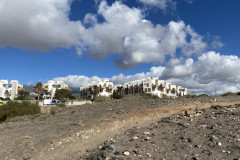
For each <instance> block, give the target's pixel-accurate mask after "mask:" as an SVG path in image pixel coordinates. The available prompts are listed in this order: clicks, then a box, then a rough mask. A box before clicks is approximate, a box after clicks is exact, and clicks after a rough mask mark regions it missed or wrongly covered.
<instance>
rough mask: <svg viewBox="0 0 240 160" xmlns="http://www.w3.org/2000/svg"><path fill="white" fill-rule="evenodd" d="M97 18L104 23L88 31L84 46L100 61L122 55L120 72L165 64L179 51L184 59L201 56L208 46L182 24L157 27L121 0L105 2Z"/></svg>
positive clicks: (116, 61)
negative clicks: (141, 64)
mask: <svg viewBox="0 0 240 160" xmlns="http://www.w3.org/2000/svg"><path fill="white" fill-rule="evenodd" d="M98 15H101V16H102V17H103V18H104V20H105V21H104V22H103V23H96V24H95V25H93V26H92V27H90V28H88V29H86V30H85V32H84V33H85V34H83V35H82V37H84V38H83V39H84V45H85V46H87V48H88V51H87V52H88V54H89V55H90V56H91V57H94V58H95V59H98V60H101V59H105V58H107V57H108V56H109V55H110V54H117V55H119V57H120V58H119V59H117V60H115V64H116V65H117V66H118V67H119V68H121V69H127V68H131V67H135V66H137V65H138V64H140V63H163V62H164V61H165V57H166V56H173V57H174V56H175V53H176V50H177V49H180V50H181V53H182V54H183V55H185V56H191V55H193V54H200V53H202V51H203V50H204V49H205V48H206V46H207V45H206V43H205V42H203V40H202V39H203V38H202V36H200V35H199V34H197V33H196V32H194V30H193V29H192V28H191V27H190V26H189V25H185V23H184V22H183V21H179V22H174V21H171V22H169V23H168V25H160V24H158V25H154V24H152V22H151V21H148V20H146V19H145V18H144V15H143V14H142V12H141V10H139V9H137V8H129V7H128V6H126V5H124V4H122V3H121V2H119V1H117V2H115V3H113V4H112V5H111V6H109V5H108V4H107V2H106V1H102V2H101V3H100V5H99V9H98Z"/></svg>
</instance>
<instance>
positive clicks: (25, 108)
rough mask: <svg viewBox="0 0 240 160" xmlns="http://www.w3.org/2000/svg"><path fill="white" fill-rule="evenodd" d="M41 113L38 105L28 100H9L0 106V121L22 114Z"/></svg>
mask: <svg viewBox="0 0 240 160" xmlns="http://www.w3.org/2000/svg"><path fill="white" fill-rule="evenodd" d="M39 113H41V109H40V107H39V105H37V104H34V103H30V102H26V101H25V102H17V101H9V102H7V103H6V104H4V105H2V106H1V107H0V122H4V121H5V120H7V119H10V118H14V117H17V116H23V115H34V114H39Z"/></svg>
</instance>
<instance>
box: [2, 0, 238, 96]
mask: <svg viewBox="0 0 240 160" xmlns="http://www.w3.org/2000/svg"><path fill="white" fill-rule="evenodd" d="M239 15H240V1H238V0H230V1H226V0H211V1H209V0H151V1H148V0H130V1H127V0H122V1H114V0H111V1H110V0H108V1H101V0H95V1H94V0H92V1H90V0H73V1H70V0H50V1H49V0H41V1H40V0H22V1H21V2H20V1H18V0H11V1H9V0H2V1H1V2H0V46H1V48H0V55H1V63H0V67H1V68H2V70H1V72H0V79H7V80H12V79H16V80H19V82H20V83H24V84H28V83H36V82H38V81H41V82H46V81H47V80H52V79H54V80H63V81H65V82H66V83H68V84H69V85H70V86H72V87H80V86H81V85H83V84H84V83H87V82H89V81H91V80H94V79H96V78H109V79H111V80H112V81H114V82H115V83H124V82H126V81H129V80H134V79H138V78H143V77H145V76H155V77H159V78H160V79H164V80H167V81H170V82H172V83H175V84H177V85H182V86H185V87H188V88H190V90H191V91H192V93H208V94H220V93H223V92H226V91H238V90H240V89H239V86H240V82H239V80H237V79H239V75H240V71H238V69H239V70H240V68H239V67H240V60H239V56H240V46H239V42H240V36H239V35H240V31H239V28H240V21H239ZM220 84H221V85H222V86H223V87H221V88H220V87H219V85H220Z"/></svg>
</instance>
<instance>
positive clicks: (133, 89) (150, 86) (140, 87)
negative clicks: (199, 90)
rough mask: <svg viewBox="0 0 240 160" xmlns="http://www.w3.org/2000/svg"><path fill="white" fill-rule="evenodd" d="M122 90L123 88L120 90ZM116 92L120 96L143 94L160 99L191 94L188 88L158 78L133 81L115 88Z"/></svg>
mask: <svg viewBox="0 0 240 160" xmlns="http://www.w3.org/2000/svg"><path fill="white" fill-rule="evenodd" d="M120 88H122V89H121V90H120ZM114 91H115V92H118V93H119V94H120V95H122V96H125V95H136V94H141V93H143V92H144V93H150V94H152V95H157V96H159V97H163V96H168V97H178V96H184V95H187V94H189V92H188V90H187V88H183V87H181V86H176V85H173V84H171V83H167V82H165V81H164V80H159V79H158V78H152V77H146V78H145V79H141V80H136V81H131V82H128V83H124V85H122V86H121V85H118V86H115V87H114Z"/></svg>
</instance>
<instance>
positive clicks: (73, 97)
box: [69, 95, 77, 100]
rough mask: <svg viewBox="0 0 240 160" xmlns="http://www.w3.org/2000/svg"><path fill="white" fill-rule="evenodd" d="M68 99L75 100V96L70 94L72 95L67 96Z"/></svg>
mask: <svg viewBox="0 0 240 160" xmlns="http://www.w3.org/2000/svg"><path fill="white" fill-rule="evenodd" d="M69 99H70V100H75V99H77V98H76V97H75V96H73V95H72V96H70V97H69Z"/></svg>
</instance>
